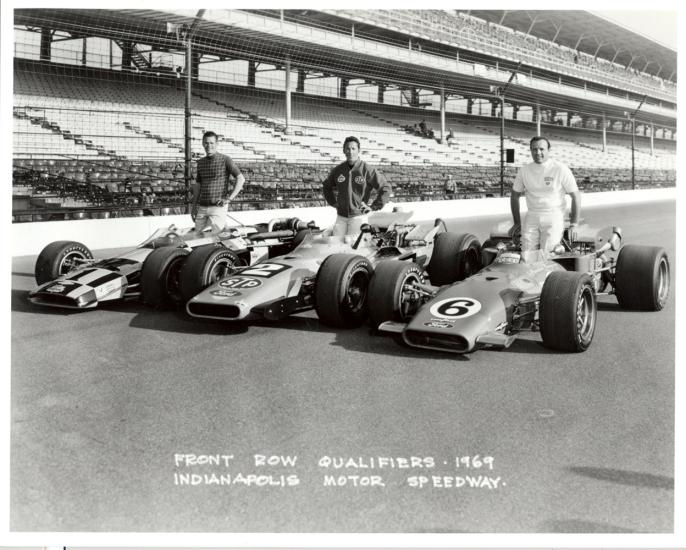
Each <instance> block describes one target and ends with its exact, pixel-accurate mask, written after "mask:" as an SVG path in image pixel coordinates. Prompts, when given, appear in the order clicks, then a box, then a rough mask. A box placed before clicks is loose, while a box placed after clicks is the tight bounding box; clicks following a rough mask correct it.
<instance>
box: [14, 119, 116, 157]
mask: <svg viewBox="0 0 686 550" xmlns="http://www.w3.org/2000/svg"><path fill="white" fill-rule="evenodd" d="M13 115H14V117H15V118H17V119H23V120H28V121H29V122H30V123H31V124H32V125H34V126H38V127H40V128H42V129H44V130H47V131H49V132H50V133H51V134H56V135H59V136H61V137H62V139H64V140H70V141H73V142H74V145H78V146H82V147H83V148H85V149H86V150H88V151H95V152H96V153H97V155H98V156H103V157H105V158H118V157H117V154H116V151H107V150H105V148H104V147H103V146H102V145H97V144H94V143H93V141H92V140H89V139H83V136H81V135H80V134H74V133H72V132H71V131H70V130H66V129H63V128H61V127H60V125H59V124H58V123H56V122H54V121H50V120H49V119H48V118H47V117H45V116H43V115H40V114H30V113H28V112H27V110H26V109H25V108H17V107H15V108H14V109H13Z"/></svg>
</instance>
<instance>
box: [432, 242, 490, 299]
mask: <svg viewBox="0 0 686 550" xmlns="http://www.w3.org/2000/svg"><path fill="white" fill-rule="evenodd" d="M481 261H482V260H481V244H480V243H479V240H478V239H477V238H476V237H475V236H474V235H472V234H470V233H465V234H461V235H458V234H455V233H439V234H438V235H437V236H436V240H435V241H434V246H433V251H432V253H431V261H430V262H429V265H428V267H427V272H428V273H429V279H431V283H432V284H434V285H436V286H443V285H449V284H452V283H454V282H457V281H461V280H463V279H466V278H467V277H470V276H471V275H474V274H475V273H477V272H478V271H479V270H480V269H481Z"/></svg>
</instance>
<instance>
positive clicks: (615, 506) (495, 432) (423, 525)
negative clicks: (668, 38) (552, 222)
mask: <svg viewBox="0 0 686 550" xmlns="http://www.w3.org/2000/svg"><path fill="white" fill-rule="evenodd" d="M584 216H585V218H586V220H587V221H588V222H589V223H592V224H597V225H606V224H607V223H613V224H615V225H619V226H621V227H622V228H623V229H624V242H626V243H636V244H651V245H655V244H658V245H661V246H664V247H665V249H666V250H667V252H668V254H669V255H670V259H671V260H672V269H673V271H674V259H675V204H674V202H673V201H671V202H664V203H651V204H648V205H630V206H618V207H615V208H612V209H608V208H597V209H587V210H585V211H584ZM493 221H494V220H493V219H481V220H463V221H460V222H456V223H455V224H451V225H454V227H451V228H452V229H460V228H462V229H464V228H468V229H469V230H470V232H473V233H475V234H476V235H477V236H478V237H479V238H480V239H481V240H483V239H484V238H485V236H486V234H487V230H488V227H489V226H490V225H491V224H492V222H493ZM34 260H35V258H33V257H22V258H15V259H14V261H13V273H12V313H11V321H12V392H11V415H12V416H11V501H10V505H11V507H10V512H11V514H10V516H11V517H10V521H11V523H10V528H11V529H12V530H17V531H88V532H99V531H121V532H134V531H146V532H153V531H154V532H163V531H164V532H175V531H186V532H187V531H193V532H198V531H200V532H360V533H365V532H370V533H371V532H415V533H508V532H510V533H517V532H519V533H665V532H670V531H671V530H672V527H673V498H674V491H673V487H674V481H673V480H674V459H673V457H674V424H673V422H674V421H673V418H674V345H675V342H674V319H675V306H674V289H672V292H671V293H670V299H669V303H668V305H667V307H666V308H665V310H664V311H662V312H658V313H637V312H629V311H623V310H621V309H619V307H618V305H617V303H616V300H615V299H614V298H613V297H604V298H601V300H600V302H601V303H600V308H599V314H598V322H597V330H596V335H595V340H594V342H593V345H592V346H591V348H590V349H589V350H588V351H587V352H585V353H583V354H561V353H555V352H551V351H549V350H547V349H545V348H543V347H542V346H541V345H540V344H539V342H538V341H537V338H536V337H535V336H532V337H531V338H526V339H521V340H517V341H516V342H515V343H514V344H513V346H512V347H511V348H510V349H508V350H503V351H492V350H480V351H477V352H475V353H472V354H469V355H465V356H457V355H452V354H445V353H439V352H429V351H427V352H423V351H421V350H415V349H408V348H405V347H401V346H399V345H397V344H396V343H395V342H394V341H393V339H392V338H390V337H382V336H376V335H373V334H371V333H370V328H369V327H367V326H365V327H362V328H359V329H355V330H348V331H335V330H332V329H330V328H327V327H325V326H322V325H320V324H319V322H318V321H317V318H316V316H315V314H314V313H306V314H300V315H296V316H293V317H291V318H289V319H287V320H285V321H283V322H279V323H266V322H264V323H256V324H250V325H248V324H240V325H234V324H230V323H225V322H203V321H200V320H198V319H191V318H188V317H186V316H185V315H184V314H183V313H181V312H179V311H155V310H152V309H150V308H147V307H146V306H144V305H142V304H139V303H136V302H129V303H123V304H113V305H109V306H107V307H103V308H101V309H98V310H94V311H87V312H63V311H59V310H54V309H41V308H38V307H35V306H33V305H31V304H30V303H28V302H27V301H26V291H27V290H29V289H30V288H32V287H33V284H34V283H33V277H32V272H33V262H34ZM673 280H674V272H673Z"/></svg>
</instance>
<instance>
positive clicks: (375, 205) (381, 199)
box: [370, 170, 393, 210]
mask: <svg viewBox="0 0 686 550" xmlns="http://www.w3.org/2000/svg"><path fill="white" fill-rule="evenodd" d="M371 176H372V177H371V181H370V183H371V184H372V187H374V188H375V189H376V198H375V199H374V202H372V204H371V205H370V208H371V209H372V210H381V209H382V208H383V207H384V205H385V204H386V203H387V202H388V200H389V199H390V197H391V191H392V190H393V188H392V187H391V184H390V183H388V181H387V180H386V176H384V175H383V174H382V173H381V172H377V171H376V170H374V171H373V172H372V174H371Z"/></svg>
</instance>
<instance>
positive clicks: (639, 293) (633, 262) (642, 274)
mask: <svg viewBox="0 0 686 550" xmlns="http://www.w3.org/2000/svg"><path fill="white" fill-rule="evenodd" d="M670 280H671V275H670V269H669V258H668V257H667V253H666V252H665V250H664V249H663V248H661V247H659V246H641V245H631V244H628V245H625V246H623V247H622V248H621V249H620V250H619V255H618V256H617V268H616V269H615V294H616V295H617V302H619V305H620V307H622V308H623V309H633V310H638V311H659V310H661V309H662V308H663V307H665V304H666V303H667V296H668V295H669V286H670Z"/></svg>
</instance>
